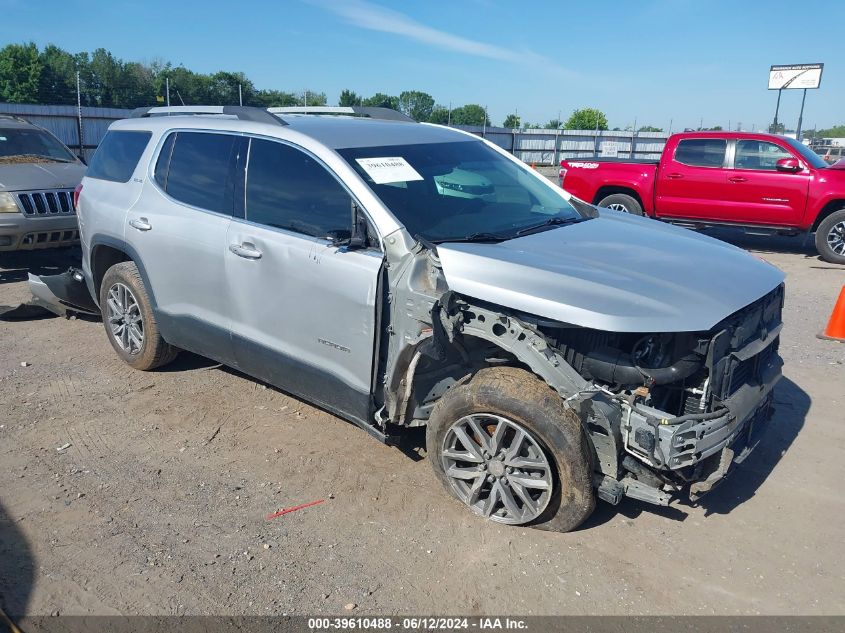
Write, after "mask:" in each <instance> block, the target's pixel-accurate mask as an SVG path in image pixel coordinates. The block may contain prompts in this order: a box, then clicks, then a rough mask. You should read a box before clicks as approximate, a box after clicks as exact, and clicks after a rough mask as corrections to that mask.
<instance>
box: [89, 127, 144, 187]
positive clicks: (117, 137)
mask: <svg viewBox="0 0 845 633" xmlns="http://www.w3.org/2000/svg"><path fill="white" fill-rule="evenodd" d="M151 137H152V133H151V132H143V131H135V130H122V131H111V132H107V133H106V135H105V137H104V138H103V140H102V142H101V143H100V145H99V146H98V147H97V151H96V152H95V153H94V157H93V158H92V159H91V164H90V165H89V166H88V171H86V172H85V175H86V176H87V177H88V178H97V179H99V180H110V181H112V182H129V179H130V178H131V177H132V174H133V173H134V172H135V167H137V165H138V160H139V159H140V158H141V154H143V153H144V150H145V149H146V148H147V143H149V142H150V138H151Z"/></svg>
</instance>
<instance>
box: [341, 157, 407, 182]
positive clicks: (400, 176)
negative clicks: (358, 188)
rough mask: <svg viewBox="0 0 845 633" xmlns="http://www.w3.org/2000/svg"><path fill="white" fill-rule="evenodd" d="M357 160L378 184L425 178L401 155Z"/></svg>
mask: <svg viewBox="0 0 845 633" xmlns="http://www.w3.org/2000/svg"><path fill="white" fill-rule="evenodd" d="M355 162H357V163H358V164H359V165H361V168H362V169H363V170H364V171H365V172H367V175H368V176H369V177H370V178H372V179H373V182H375V183H376V184H377V185H386V184H387V183H391V182H408V181H410V180H422V179H423V177H422V176H420V174H419V173H418V172H417V170H416V169H414V168H413V167H411V166H410V165H409V164H408V161H406V160H405V159H404V158H402V157H401V156H390V157H385V158H356V159H355Z"/></svg>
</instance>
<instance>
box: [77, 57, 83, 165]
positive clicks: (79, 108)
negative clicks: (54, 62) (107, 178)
mask: <svg viewBox="0 0 845 633" xmlns="http://www.w3.org/2000/svg"><path fill="white" fill-rule="evenodd" d="M76 133H77V135H78V136H79V155H80V156H84V155H85V149H84V148H85V142H84V140H83V134H82V90H81V89H80V81H79V71H78V70H77V71H76Z"/></svg>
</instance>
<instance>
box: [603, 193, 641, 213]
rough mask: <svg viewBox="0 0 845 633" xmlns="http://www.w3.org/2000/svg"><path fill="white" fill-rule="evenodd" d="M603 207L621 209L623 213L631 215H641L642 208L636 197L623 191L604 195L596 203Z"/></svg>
mask: <svg viewBox="0 0 845 633" xmlns="http://www.w3.org/2000/svg"><path fill="white" fill-rule="evenodd" d="M596 206H599V207H604V208H605V209H613V210H614V211H622V212H623V213H630V214H631V215H643V208H642V206H640V203H639V202H637V199H636V198H634V197H632V196H629V195H626V194H624V193H613V194H610V195H609V196H605V197H604V198H602V199H601V200H599V203H598V204H597V205H596Z"/></svg>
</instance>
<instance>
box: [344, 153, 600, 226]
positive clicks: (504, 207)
mask: <svg viewBox="0 0 845 633" xmlns="http://www.w3.org/2000/svg"><path fill="white" fill-rule="evenodd" d="M338 153H339V154H340V155H341V156H343V158H345V159H346V161H347V162H348V163H349V164H350V165H351V166H352V167H353V168H354V169H355V170H356V171H357V172H358V173H359V174H360V175H361V177H362V178H364V180H365V181H366V182H367V183H368V184H369V186H370V187H371V188H372V189H373V191H374V192H375V193H376V195H378V197H379V198H380V199H381V200H382V202H384V204H385V206H387V207H388V208H389V209H390V210H391V212H393V215H395V216H396V218H397V219H398V220H399V221H400V222H401V223H402V224H404V225H405V228H406V229H407V230H408V232H409V233H410V234H411V235H412V236H414V237H416V236H420V237H422V238H424V239H426V240H428V241H431V242H448V241H461V240H463V241H466V240H473V241H474V240H489V241H496V240H504V239H510V238H512V237H516V236H518V235H524V234H525V233H527V232H529V231H533V230H544V229H545V227H548V228H553V227H554V226H556V225H558V224H565V223H569V222H575V221H580V220H582V219H584V218H583V217H582V216H581V215H580V214H579V213H578V212H577V211H576V210H575V209H574V208H573V207H572V206H571V205H570V204H569V203H568V202H567V201H566V198H564V196H563V194H562V193H558V192H557V191H555V190H554V189H552V188H550V187H547V186H546V185H545V184H544V183H542V182H539V181H538V180H537V178H536V177H535V176H534V175H533V174H532V173H531V172H530V171H529V170H528V168H527V167H523V166H521V165H519V164H516V163H514V162H512V161H510V160H508V159H507V158H505V157H504V156H501V155H500V154H499V153H498V152H496V151H495V150H493V149H491V148H490V147H488V146H487V145H486V144H484V143H482V142H481V141H457V142H449V143H423V144H419V145H388V146H383V147H359V148H351V149H341V150H338Z"/></svg>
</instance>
